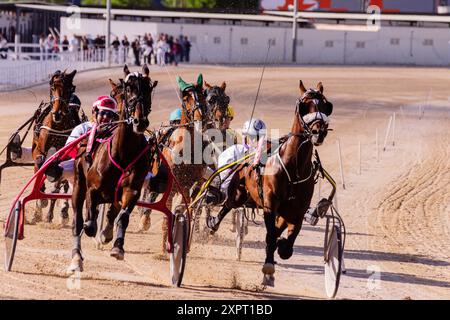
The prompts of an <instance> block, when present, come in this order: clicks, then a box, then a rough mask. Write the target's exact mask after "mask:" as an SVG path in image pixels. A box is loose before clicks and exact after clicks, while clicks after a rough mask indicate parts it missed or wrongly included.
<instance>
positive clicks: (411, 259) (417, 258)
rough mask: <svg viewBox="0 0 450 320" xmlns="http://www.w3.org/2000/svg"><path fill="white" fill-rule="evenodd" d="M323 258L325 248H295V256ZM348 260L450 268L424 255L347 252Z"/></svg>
mask: <svg viewBox="0 0 450 320" xmlns="http://www.w3.org/2000/svg"><path fill="white" fill-rule="evenodd" d="M295 253H297V254H301V255H310V256H323V248H322V247H315V246H299V245H295V246H294V254H295ZM344 257H345V258H346V259H356V260H369V261H394V262H405V263H414V264H424V265H429V266H435V267H449V266H450V262H449V261H444V260H435V259H431V258H428V257H426V256H423V255H411V254H400V253H392V252H382V251H371V250H347V249H346V250H345V252H344Z"/></svg>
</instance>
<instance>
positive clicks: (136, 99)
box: [68, 65, 157, 272]
mask: <svg viewBox="0 0 450 320" xmlns="http://www.w3.org/2000/svg"><path fill="white" fill-rule="evenodd" d="M124 74H125V80H123V81H121V85H122V87H123V102H122V103H123V105H122V106H121V112H120V117H119V119H120V120H119V124H118V126H117V128H116V129H115V131H114V133H113V134H112V136H111V137H110V139H108V140H107V141H106V142H104V143H102V144H100V145H99V146H98V148H97V149H96V151H95V152H94V160H93V162H92V165H89V162H88V161H87V160H86V159H85V157H84V156H83V155H82V154H83V153H84V152H85V149H84V148H82V149H80V151H79V153H78V157H77V158H78V159H77V160H76V162H75V182H74V190H73V195H72V206H73V208H74V211H75V213H76V215H75V216H74V221H73V236H74V240H75V241H74V248H73V250H72V261H71V264H70V266H69V269H68V271H69V272H74V271H82V269H83V265H82V256H81V232H82V230H84V232H85V233H86V235H87V236H88V237H94V236H95V235H96V232H97V224H96V220H97V215H98V211H97V206H98V205H99V204H101V203H112V204H113V206H114V207H115V210H116V212H118V217H117V218H116V221H117V222H116V225H117V235H116V240H115V242H114V245H113V248H112V250H111V256H112V257H115V258H116V259H118V260H123V259H124V255H125V251H124V249H123V247H124V243H125V233H126V229H127V227H128V221H129V215H130V214H131V212H132V211H133V208H134V206H135V205H136V203H137V201H138V199H139V196H140V193H141V188H142V185H143V183H144V180H145V177H146V175H147V173H148V171H149V169H150V159H151V152H152V150H151V147H152V145H153V144H154V141H152V140H151V141H149V142H147V140H146V138H145V136H144V132H145V130H146V128H147V127H148V125H149V121H148V119H147V118H148V115H149V113H150V111H151V103H152V101H151V95H152V91H153V90H154V88H155V87H156V85H157V82H156V81H155V82H154V83H153V82H152V81H151V79H150V77H149V69H148V67H147V66H146V65H144V67H143V74H141V73H138V72H134V73H130V71H129V70H128V67H127V66H125V67H124ZM114 89H115V88H114V86H113V90H114ZM85 200H86V208H87V219H86V221H85V222H84V221H83V212H82V211H83V210H82V206H83V203H84V201H85ZM113 228H114V219H113V217H112V215H110V214H108V223H107V225H106V228H105V230H103V232H102V235H103V238H104V240H105V241H104V242H109V241H111V240H112V238H113Z"/></svg>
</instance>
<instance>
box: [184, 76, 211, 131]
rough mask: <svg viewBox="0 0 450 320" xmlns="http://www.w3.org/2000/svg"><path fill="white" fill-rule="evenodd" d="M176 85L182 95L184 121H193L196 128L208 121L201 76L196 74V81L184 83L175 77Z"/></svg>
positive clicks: (200, 127)
mask: <svg viewBox="0 0 450 320" xmlns="http://www.w3.org/2000/svg"><path fill="white" fill-rule="evenodd" d="M177 82H178V86H179V88H180V91H181V96H182V112H183V117H184V121H183V118H182V122H185V123H192V122H193V123H194V125H195V128H196V129H197V130H199V131H200V130H201V129H202V125H205V124H206V123H208V122H209V121H210V120H211V119H210V114H209V110H208V106H207V104H206V99H205V95H204V90H203V76H202V74H199V75H198V78H197V83H195V84H192V83H186V82H185V81H184V80H183V79H181V77H179V76H178V77H177Z"/></svg>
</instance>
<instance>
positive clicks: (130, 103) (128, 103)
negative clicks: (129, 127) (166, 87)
mask: <svg viewBox="0 0 450 320" xmlns="http://www.w3.org/2000/svg"><path fill="white" fill-rule="evenodd" d="M133 77H134V78H137V90H138V93H139V95H138V96H133V97H130V98H129V97H128V93H127V90H126V89H127V85H129V81H130V79H131V78H133ZM142 80H143V77H142V74H140V73H136V72H135V73H133V74H130V75H129V76H127V78H126V79H125V81H124V86H123V105H124V107H125V118H126V119H127V120H128V122H130V123H133V124H136V125H137V124H138V123H139V121H141V120H144V119H145V118H147V116H148V115H149V114H150V112H151V109H152V108H151V97H150V101H149V103H148V106H147V103H146V101H145V100H146V99H145V98H144V95H143V91H142V90H141V89H142V88H141V85H142ZM149 85H150V89H149V90H150V91H151V90H152V88H153V85H152V82H151V81H150V84H149ZM150 95H151V92H150ZM138 104H140V105H141V108H142V110H141V111H142V115H143V116H142V117H141V119H134V117H133V114H134V113H135V111H136V106H137V105H138ZM135 120H137V121H138V122H135Z"/></svg>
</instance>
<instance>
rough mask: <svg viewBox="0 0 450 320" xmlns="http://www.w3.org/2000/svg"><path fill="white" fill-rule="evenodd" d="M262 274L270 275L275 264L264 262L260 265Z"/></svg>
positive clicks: (273, 271)
mask: <svg viewBox="0 0 450 320" xmlns="http://www.w3.org/2000/svg"><path fill="white" fill-rule="evenodd" d="M262 272H263V273H264V275H272V274H274V273H275V265H274V264H273V263H265V264H264V265H263V267H262Z"/></svg>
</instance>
